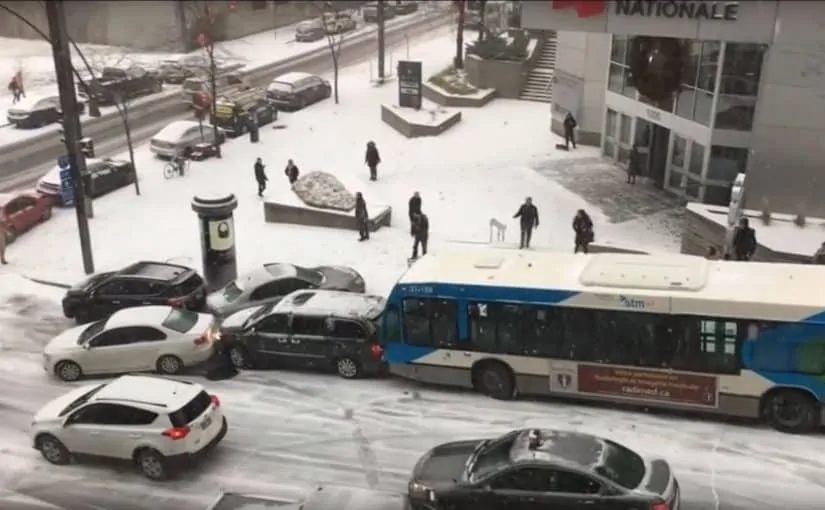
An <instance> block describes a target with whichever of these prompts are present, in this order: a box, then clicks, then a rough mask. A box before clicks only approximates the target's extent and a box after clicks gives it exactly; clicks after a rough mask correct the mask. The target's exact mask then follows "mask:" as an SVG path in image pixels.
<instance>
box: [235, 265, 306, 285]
mask: <svg viewBox="0 0 825 510" xmlns="http://www.w3.org/2000/svg"><path fill="white" fill-rule="evenodd" d="M267 265H269V264H265V265H264V266H263V267H259V268H257V269H253V270H252V271H249V272H247V273H244V274H242V275H241V276H239V277H238V278H237V279H236V280H235V284H236V285H237V286H238V288H240V289H241V291H243V292H246V291H251V290H254V289H256V288H258V287H259V286H261V285H263V284H265V283H269V282H271V281H274V280H280V279H281V278H288V277H289V276H295V272H294V271H293V272H292V273H291V274H290V273H288V272H286V271H285V272H284V273H283V274H282V275H281V276H278V275H276V274H273V273H272V272H271V271H269V270H268V269H267V267H266V266H267ZM284 265H285V266H290V265H289V264H284ZM292 267H294V266H292Z"/></svg>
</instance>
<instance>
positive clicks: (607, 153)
mask: <svg viewBox="0 0 825 510" xmlns="http://www.w3.org/2000/svg"><path fill="white" fill-rule="evenodd" d="M602 154H603V155H604V157H606V158H610V159H615V158H616V142H614V141H613V139H612V138H607V137H605V139H604V148H603V149H602Z"/></svg>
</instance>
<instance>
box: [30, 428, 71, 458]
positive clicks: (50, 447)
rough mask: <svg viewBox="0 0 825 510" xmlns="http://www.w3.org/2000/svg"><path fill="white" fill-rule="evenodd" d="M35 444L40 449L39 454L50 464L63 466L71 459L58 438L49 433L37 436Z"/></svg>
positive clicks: (69, 453)
mask: <svg viewBox="0 0 825 510" xmlns="http://www.w3.org/2000/svg"><path fill="white" fill-rule="evenodd" d="M35 446H36V447H37V449H38V450H39V451H40V455H42V456H43V458H44V459H46V461H48V462H49V463H50V464H54V465H57V466H65V465H66V464H69V463H70V462H71V461H72V454H71V452H69V450H68V449H67V448H66V447H65V446H64V445H63V443H61V442H60V440H59V439H57V438H56V437H54V436H53V435H51V434H43V435H41V436H37V440H36V441H35Z"/></svg>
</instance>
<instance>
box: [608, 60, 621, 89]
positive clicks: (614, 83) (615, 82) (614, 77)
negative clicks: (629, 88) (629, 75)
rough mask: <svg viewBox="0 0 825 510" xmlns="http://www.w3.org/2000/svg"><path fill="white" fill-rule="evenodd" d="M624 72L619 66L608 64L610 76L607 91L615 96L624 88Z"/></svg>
mask: <svg viewBox="0 0 825 510" xmlns="http://www.w3.org/2000/svg"><path fill="white" fill-rule="evenodd" d="M624 70H625V68H624V67H622V66H620V65H619V64H614V63H613V62H611V63H610V76H609V78H608V79H607V90H609V91H610V92H615V93H617V94H621V93H622V88H623V87H624Z"/></svg>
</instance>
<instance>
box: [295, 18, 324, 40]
mask: <svg viewBox="0 0 825 510" xmlns="http://www.w3.org/2000/svg"><path fill="white" fill-rule="evenodd" d="M326 35H327V34H326V30H324V24H323V23H321V20H319V19H311V20H307V21H302V22H300V23H298V26H297V27H295V41H297V42H315V41H320V40H321V39H323V38H324V37H325V36H326Z"/></svg>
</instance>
